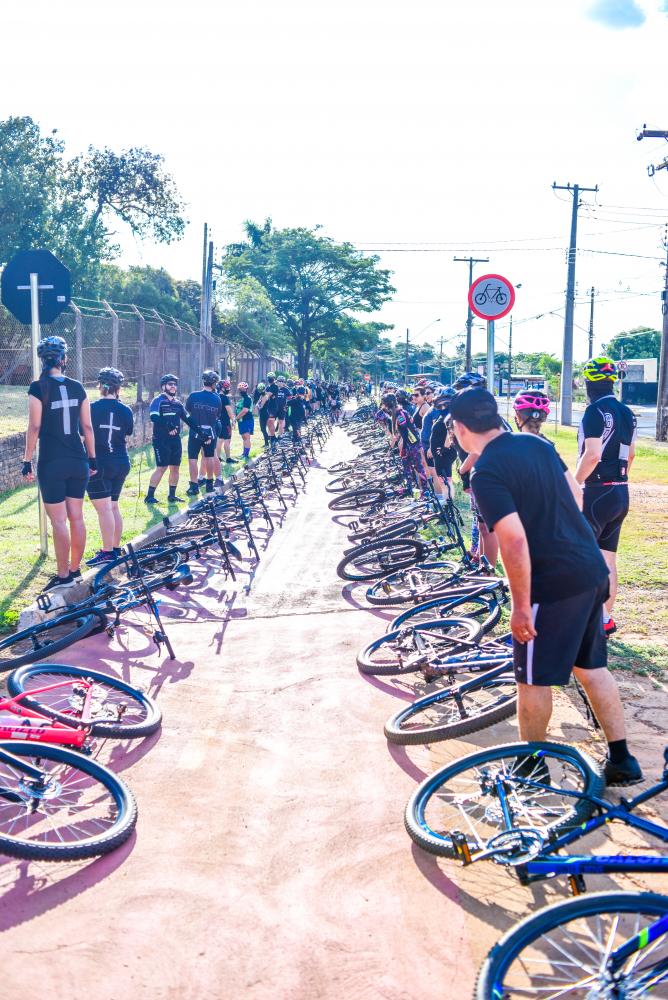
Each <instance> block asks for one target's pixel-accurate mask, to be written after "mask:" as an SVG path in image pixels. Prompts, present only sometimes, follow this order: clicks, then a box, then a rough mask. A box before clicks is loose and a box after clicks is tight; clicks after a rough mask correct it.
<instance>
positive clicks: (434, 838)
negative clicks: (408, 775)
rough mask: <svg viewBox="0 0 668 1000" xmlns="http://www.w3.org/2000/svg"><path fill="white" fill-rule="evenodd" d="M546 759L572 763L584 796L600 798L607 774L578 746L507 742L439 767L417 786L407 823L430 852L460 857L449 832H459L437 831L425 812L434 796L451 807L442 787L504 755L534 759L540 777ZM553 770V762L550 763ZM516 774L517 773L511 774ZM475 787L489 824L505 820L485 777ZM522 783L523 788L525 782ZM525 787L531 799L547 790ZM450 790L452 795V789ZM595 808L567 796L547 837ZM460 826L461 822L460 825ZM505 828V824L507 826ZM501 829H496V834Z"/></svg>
mask: <svg viewBox="0 0 668 1000" xmlns="http://www.w3.org/2000/svg"><path fill="white" fill-rule="evenodd" d="M546 757H550V758H552V757H553V758H555V760H559V761H562V762H566V763H568V764H569V765H570V767H571V768H572V769H573V771H574V772H575V773H576V774H578V775H579V776H580V779H581V781H580V782H579V783H580V784H582V786H583V787H582V788H578V789H577V790H578V791H580V792H581V793H582V794H584V795H593V796H599V795H600V793H601V792H602V791H603V787H604V781H603V776H602V774H601V772H600V770H599V769H598V768H597V766H596V765H595V764H594V763H593V761H592V760H591V759H590V758H589V757H588V756H586V755H585V754H584V753H582V752H581V751H579V750H576V749H575V747H571V746H568V745H567V744H565V743H507V744H502V745H501V746H496V747H489V748H488V749H486V750H480V751H478V752H476V753H472V754H468V755H467V756H465V757H461V758H459V760H456V761H455V762H454V763H452V764H449V765H447V766H446V767H443V768H440V769H439V770H438V771H436V772H435V773H434V774H431V775H429V776H428V777H427V778H425V780H424V781H422V782H421V783H420V784H419V785H418V787H417V788H416V789H415V791H414V792H413V794H412V795H411V797H410V799H409V800H408V804H407V806H406V811H405V813H404V825H405V827H406V831H407V832H408V835H409V836H410V838H411V840H413V841H414V842H415V843H416V844H417V845H418V846H419V847H421V848H422V849H423V850H425V851H428V852H429V853H430V854H436V855H438V856H439V857H445V858H455V857H457V851H456V849H455V846H454V844H453V842H452V839H451V836H450V832H452V833H454V832H455V830H454V829H451V831H450V832H449V831H447V830H446V831H444V832H443V833H436V831H435V830H434V829H433V828H432V827H431V826H430V825H429V824H428V822H427V820H426V819H425V812H426V809H427V806H428V805H430V804H431V803H430V800H432V799H434V800H438V802H439V804H441V805H442V806H443V808H445V807H446V799H445V796H444V794H443V788H444V786H445V785H446V784H447V783H448V782H449V781H453V782H454V781H455V779H457V778H458V777H461V776H462V775H464V774H465V773H466V772H467V771H470V770H474V771H475V769H479V768H481V767H482V765H485V764H487V765H490V764H493V763H495V762H497V761H502V760H503V759H504V758H509V759H510V760H515V761H517V762H518V763H522V762H524V761H527V760H531V761H532V762H533V761H535V765H534V766H535V769H536V775H537V776H538V774H539V773H540V767H541V762H544V761H545V758H546ZM548 769H549V764H548ZM511 773H512V772H511ZM469 782H470V784H471V785H472V786H475V787H476V788H477V791H476V792H472V793H471V797H470V801H471V803H472V806H473V808H475V809H478V810H479V811H482V812H483V820H484V822H485V823H487V824H488V825H489V826H490V827H491V826H492V821H493V820H497V819H498V820H499V823H501V822H504V823H505V820H504V819H503V816H502V815H501V809H500V806H498V799H496V798H495V799H494V802H493V803H492V801H491V799H492V797H491V794H490V799H489V803H490V804H489V806H486V805H485V803H486V802H487V801H488V800H487V799H485V798H484V795H483V792H482V791H481V790H480V775H479V774H477V775H475V776H474V777H471V778H470V779H469ZM459 787H460V791H459V792H458V793H457V796H456V798H457V810H456V811H457V819H458V821H459V824H460V825H461V823H462V818H461V814H462V812H463V807H464V804H465V801H466V800H465V799H464V794H463V792H462V791H461V786H459ZM520 787H521V786H520ZM525 791H527V792H529V793H530V794H529V796H528V797H527V799H526V801H527V802H530V801H531V796H533V798H534V800H535V799H536V797H537V795H541V794H543V793H541V792H540V790H531V789H529V788H526V789H525ZM450 794H453V793H452V792H450ZM546 794H547V795H548V796H551V800H553V799H554V798H556V799H557V800H558V799H559V796H558V790H557V791H556V792H547V793H546ZM517 801H518V805H519V806H520V807H521V806H522V804H523V800H522V798H521V797H520V796H517ZM594 809H595V806H594V805H593V803H592V802H590V801H588V800H587V799H571V798H568V799H567V803H566V806H565V808H564V809H563V811H562V814H561V815H560V816H559V817H558V818H556V819H553V820H548V821H547V822H546V823H545V824H544V826H543V828H542V829H543V830H544V831H545V834H546V835H548V836H553V835H557V834H560V833H565V832H566V831H567V830H571V829H573V828H574V827H576V826H579V825H580V824H581V823H583V822H584V821H585V820H587V819H588V818H589V817H590V816H591V815H592V813H593V812H594ZM551 812H552V813H554V812H555V806H554V805H552V806H551ZM535 813H536V809H535V807H534V808H533V810H532V814H531V823H530V825H531V826H532V828H536V823H537V818H536V815H535ZM467 823H468V825H467V830H466V832H467V834H468V835H471V833H472V831H473V823H472V820H471V818H470V817H469V816H467ZM459 828H460V827H459V826H458V827H457V829H459ZM504 829H505V827H504ZM497 832H499V831H498V830H497V829H495V830H494V833H497Z"/></svg>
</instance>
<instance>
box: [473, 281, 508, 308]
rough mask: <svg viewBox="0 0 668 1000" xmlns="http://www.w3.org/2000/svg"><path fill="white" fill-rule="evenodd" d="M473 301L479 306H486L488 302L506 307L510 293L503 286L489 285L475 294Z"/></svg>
mask: <svg viewBox="0 0 668 1000" xmlns="http://www.w3.org/2000/svg"><path fill="white" fill-rule="evenodd" d="M473 301H474V302H475V304H476V305H477V306H484V305H485V303H486V302H495V303H496V304H497V306H505V305H506V303H507V302H508V293H507V292H506V291H505V289H504V288H503V287H502V286H501V285H492V284H490V283H488V284H486V285H485V287H484V288H482V289H481V290H480V291H479V292H476V293H475V295H474V296H473Z"/></svg>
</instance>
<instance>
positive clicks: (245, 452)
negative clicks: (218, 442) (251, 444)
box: [244, 448, 250, 458]
mask: <svg viewBox="0 0 668 1000" xmlns="http://www.w3.org/2000/svg"><path fill="white" fill-rule="evenodd" d="M249 455H250V448H244V458H248V456H249Z"/></svg>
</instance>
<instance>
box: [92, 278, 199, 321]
mask: <svg viewBox="0 0 668 1000" xmlns="http://www.w3.org/2000/svg"><path fill="white" fill-rule="evenodd" d="M100 281H101V284H100V295H101V297H102V298H104V299H107V300H108V301H109V302H116V303H120V302H133V303H134V304H135V305H137V306H143V307H144V308H146V309H157V311H158V312H159V313H160V314H161V315H162V316H174V317H175V319H177V320H181V321H183V322H185V323H190V325H191V326H194V327H197V326H199V317H198V315H197V312H196V310H199V294H200V292H199V284H198V283H197V282H196V281H195V282H179V281H175V280H174V278H172V276H171V274H169V273H168V272H167V271H165V269H164V268H162V267H160V268H157V267H130V268H128V270H127V271H124V270H122V269H121V268H120V267H114V266H113V265H109V264H106V265H104V267H103V268H102V273H101V279H100ZM191 285H194V286H195V288H196V290H197V291H196V297H194V295H193V292H194V289H192V288H191Z"/></svg>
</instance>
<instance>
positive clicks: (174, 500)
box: [167, 491, 199, 503]
mask: <svg viewBox="0 0 668 1000" xmlns="http://www.w3.org/2000/svg"><path fill="white" fill-rule="evenodd" d="M198 492H199V491H198ZM167 503H184V500H183V497H177V496H173V497H167Z"/></svg>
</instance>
